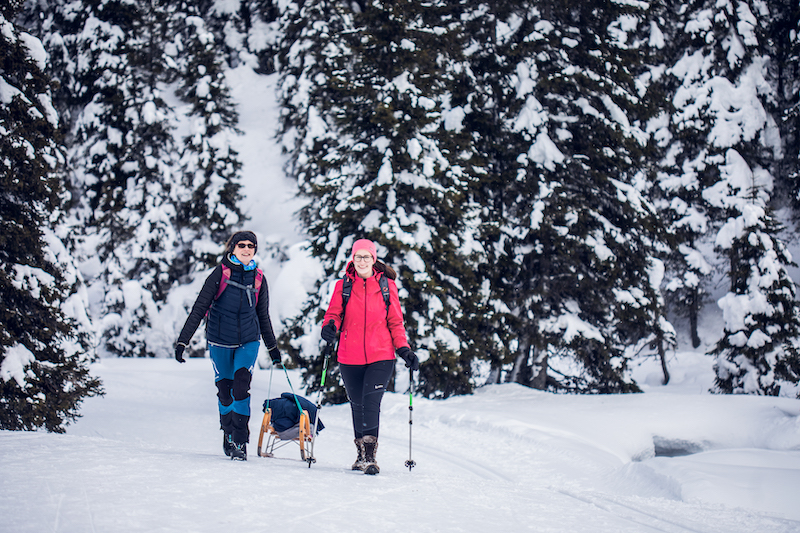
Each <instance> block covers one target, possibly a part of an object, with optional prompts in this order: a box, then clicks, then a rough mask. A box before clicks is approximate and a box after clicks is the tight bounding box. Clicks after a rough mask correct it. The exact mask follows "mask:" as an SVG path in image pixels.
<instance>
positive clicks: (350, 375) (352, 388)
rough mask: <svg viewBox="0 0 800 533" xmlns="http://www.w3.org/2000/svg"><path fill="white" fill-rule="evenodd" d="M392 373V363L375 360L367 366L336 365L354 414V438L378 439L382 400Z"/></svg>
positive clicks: (392, 361)
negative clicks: (369, 437) (370, 436)
mask: <svg viewBox="0 0 800 533" xmlns="http://www.w3.org/2000/svg"><path fill="white" fill-rule="evenodd" d="M393 371H394V360H391V361H377V362H375V363H370V364H368V365H343V364H341V363H339V372H340V374H341V376H342V380H343V381H344V388H345V389H346V390H347V398H348V399H349V400H350V410H351V411H352V414H353V432H354V434H355V437H356V438H357V439H360V438H362V437H364V436H366V435H373V436H375V437H377V436H378V426H379V425H380V414H381V400H382V399H383V393H384V392H386V386H387V385H388V384H389V380H390V379H391V378H392V372H393Z"/></svg>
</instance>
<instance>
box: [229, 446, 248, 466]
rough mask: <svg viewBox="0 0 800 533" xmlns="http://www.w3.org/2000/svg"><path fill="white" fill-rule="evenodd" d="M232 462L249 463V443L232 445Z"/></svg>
mask: <svg viewBox="0 0 800 533" xmlns="http://www.w3.org/2000/svg"><path fill="white" fill-rule="evenodd" d="M231 446H232V447H231V461H247V443H244V442H232V443H231Z"/></svg>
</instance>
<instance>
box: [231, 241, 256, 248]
mask: <svg viewBox="0 0 800 533" xmlns="http://www.w3.org/2000/svg"><path fill="white" fill-rule="evenodd" d="M236 247H237V248H250V249H251V250H252V249H253V248H255V247H256V245H255V244H253V243H252V242H248V243H247V244H245V243H243V242H237V243H236Z"/></svg>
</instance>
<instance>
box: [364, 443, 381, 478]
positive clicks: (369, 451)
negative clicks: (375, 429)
mask: <svg viewBox="0 0 800 533" xmlns="http://www.w3.org/2000/svg"><path fill="white" fill-rule="evenodd" d="M363 443H364V473H365V474H369V475H371V476H374V475H375V474H378V473H380V471H381V469H380V468H379V467H378V462H377V461H376V460H375V454H376V453H377V451H378V437H376V436H374V435H367V436H366V437H364V440H363Z"/></svg>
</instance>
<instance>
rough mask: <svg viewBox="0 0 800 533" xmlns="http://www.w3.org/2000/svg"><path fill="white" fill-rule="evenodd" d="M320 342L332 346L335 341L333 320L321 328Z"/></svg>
mask: <svg viewBox="0 0 800 533" xmlns="http://www.w3.org/2000/svg"><path fill="white" fill-rule="evenodd" d="M322 340H324V341H325V342H327V343H328V344H333V342H334V341H335V340H336V324H334V323H333V320H331V321H330V322H328V323H327V324H325V325H324V326H322Z"/></svg>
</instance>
